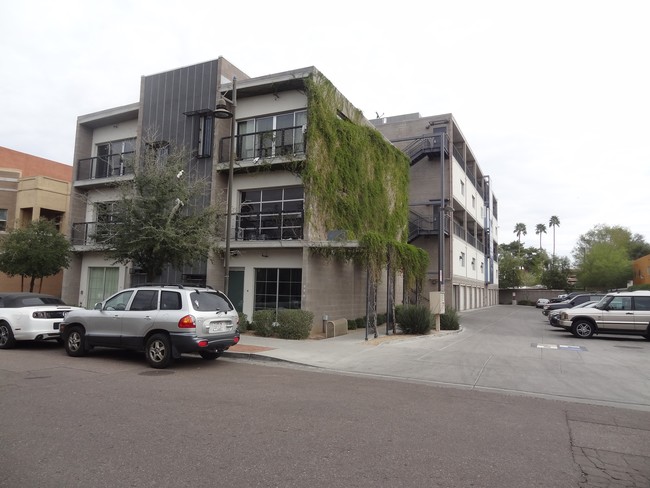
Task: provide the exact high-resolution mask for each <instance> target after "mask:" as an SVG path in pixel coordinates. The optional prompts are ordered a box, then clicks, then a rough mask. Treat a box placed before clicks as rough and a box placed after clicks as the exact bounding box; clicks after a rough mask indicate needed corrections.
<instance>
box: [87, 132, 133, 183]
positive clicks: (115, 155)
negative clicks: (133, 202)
mask: <svg viewBox="0 0 650 488" xmlns="http://www.w3.org/2000/svg"><path fill="white" fill-rule="evenodd" d="M134 152H135V138H129V139H121V140H119V141H111V142H103V143H101V144H97V168H96V174H95V177H96V178H102V177H107V176H121V175H124V174H125V164H126V158H127V157H129V156H131V155H133V154H134ZM127 155H129V156H127Z"/></svg>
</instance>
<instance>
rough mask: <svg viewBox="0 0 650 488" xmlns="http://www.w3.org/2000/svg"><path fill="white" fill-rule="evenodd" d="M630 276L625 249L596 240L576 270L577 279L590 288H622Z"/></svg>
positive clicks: (630, 271) (630, 269) (629, 264)
mask: <svg viewBox="0 0 650 488" xmlns="http://www.w3.org/2000/svg"><path fill="white" fill-rule="evenodd" d="M631 278H632V267H631V263H630V259H629V258H628V254H627V250H626V249H624V248H622V247H620V246H617V245H616V244H614V243H611V242H596V243H595V244H593V245H592V246H591V248H590V250H589V252H588V253H587V254H586V255H585V257H584V259H583V262H582V266H581V267H580V269H579V270H578V281H579V282H580V284H581V285H582V286H583V287H585V289H591V290H609V289H612V288H623V287H625V286H627V281H628V280H630V279H631Z"/></svg>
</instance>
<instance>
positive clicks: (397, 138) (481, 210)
mask: <svg viewBox="0 0 650 488" xmlns="http://www.w3.org/2000/svg"><path fill="white" fill-rule="evenodd" d="M371 122H372V123H373V125H375V127H377V129H379V131H380V132H381V133H382V134H383V135H384V136H385V137H386V138H387V139H388V140H390V141H391V142H392V143H393V144H395V145H396V146H397V147H399V148H400V149H401V150H402V151H404V153H405V154H406V155H407V156H408V158H409V159H410V161H411V170H410V188H409V207H410V208H409V242H410V243H411V244H413V245H415V246H418V247H421V248H423V249H425V250H426V251H427V252H428V253H429V256H430V258H431V259H430V261H429V262H430V269H429V274H428V276H429V278H428V279H427V280H426V282H425V286H424V290H422V292H423V293H422V295H423V296H424V297H425V298H426V297H427V296H428V295H429V293H428V292H430V291H444V292H445V303H446V304H447V305H451V306H452V307H453V308H454V309H456V310H466V309H470V308H478V307H484V306H488V305H496V304H498V303H499V296H498V288H499V286H498V280H499V270H498V265H497V243H498V241H497V237H498V236H497V230H498V225H497V219H498V206H497V199H496V197H495V196H494V194H493V192H492V185H491V180H490V177H489V176H488V175H486V174H485V173H484V172H483V170H482V169H481V168H480V166H479V165H478V162H477V160H476V158H475V156H474V154H473V152H472V150H471V149H470V147H469V144H468V143H467V140H466V138H465V136H464V135H463V133H462V132H461V131H460V128H459V127H458V123H457V122H456V120H455V119H454V117H453V116H452V115H451V114H445V115H438V116H434V117H421V116H420V114H417V113H415V114H407V115H401V116H396V117H387V118H379V119H375V120H372V121H371ZM440 222H444V225H440ZM441 237H442V238H441Z"/></svg>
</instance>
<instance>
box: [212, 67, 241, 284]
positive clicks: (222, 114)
mask: <svg viewBox="0 0 650 488" xmlns="http://www.w3.org/2000/svg"><path fill="white" fill-rule="evenodd" d="M226 101H229V102H230V105H231V109H230V110H227V108H226V103H225V102H226ZM236 110H237V77H236V76H233V79H232V98H231V99H230V100H227V99H225V98H223V97H222V98H221V99H220V100H219V101H218V102H217V108H216V110H215V111H214V116H215V117H216V118H218V119H230V159H229V161H228V199H227V203H226V205H227V206H226V255H225V257H224V261H223V267H224V272H223V292H224V293H225V294H226V295H228V287H229V285H230V239H231V236H230V234H231V230H232V197H233V191H232V190H233V188H232V187H233V183H232V180H233V172H234V164H235V151H236V142H235V141H236V140H235V128H236Z"/></svg>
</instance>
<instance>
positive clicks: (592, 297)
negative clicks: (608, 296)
mask: <svg viewBox="0 0 650 488" xmlns="http://www.w3.org/2000/svg"><path fill="white" fill-rule="evenodd" d="M604 296H605V295H604V294H603V293H583V294H581V295H576V296H574V297H573V298H571V299H570V300H565V301H563V302H557V303H547V304H546V305H544V309H543V310H542V313H543V314H544V315H548V313H549V312H550V311H551V310H559V309H561V308H573V307H575V306H576V305H580V304H581V303H585V302H597V301H599V300H600V299H601V298H603V297H604Z"/></svg>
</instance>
